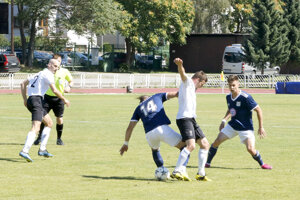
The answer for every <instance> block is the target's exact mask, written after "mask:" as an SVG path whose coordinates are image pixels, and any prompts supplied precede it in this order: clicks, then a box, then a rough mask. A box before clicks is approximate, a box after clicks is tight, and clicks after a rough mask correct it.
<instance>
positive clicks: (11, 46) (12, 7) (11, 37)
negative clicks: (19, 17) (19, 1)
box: [10, 0, 15, 54]
mask: <svg viewBox="0 0 300 200" xmlns="http://www.w3.org/2000/svg"><path fill="white" fill-rule="evenodd" d="M10 6H11V7H10V17H11V23H10V34H11V35H10V48H11V53H12V54H14V53H15V46H14V26H15V25H14V24H15V23H14V0H11V5H10Z"/></svg>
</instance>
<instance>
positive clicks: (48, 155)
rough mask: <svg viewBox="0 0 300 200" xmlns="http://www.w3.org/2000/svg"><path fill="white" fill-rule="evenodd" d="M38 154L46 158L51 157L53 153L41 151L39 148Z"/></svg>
mask: <svg viewBox="0 0 300 200" xmlns="http://www.w3.org/2000/svg"><path fill="white" fill-rule="evenodd" d="M38 155H39V156H44V157H46V158H49V157H53V155H52V154H51V153H49V152H48V151H47V150H44V151H41V150H40V149H39V151H38Z"/></svg>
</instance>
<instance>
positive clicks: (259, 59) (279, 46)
mask: <svg viewBox="0 0 300 200" xmlns="http://www.w3.org/2000/svg"><path fill="white" fill-rule="evenodd" d="M251 23H252V31H251V34H250V37H249V39H248V40H247V41H246V42H245V44H244V48H245V53H246V60H247V61H248V62H249V63H252V64H253V65H254V66H256V67H257V68H258V69H262V73H263V69H264V68H265V67H266V65H267V64H266V63H267V62H269V63H270V66H271V67H273V66H276V65H281V64H283V63H286V62H287V61H288V57H289V51H288V38H287V32H288V27H287V26H286V24H285V21H284V20H283V17H282V14H281V13H280V11H279V10H276V9H275V5H274V2H273V1H272V0H256V2H255V3H254V6H253V17H252V18H251Z"/></svg>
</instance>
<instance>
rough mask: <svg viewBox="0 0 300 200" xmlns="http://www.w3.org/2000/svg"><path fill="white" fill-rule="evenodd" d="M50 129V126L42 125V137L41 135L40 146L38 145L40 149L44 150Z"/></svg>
mask: <svg viewBox="0 0 300 200" xmlns="http://www.w3.org/2000/svg"><path fill="white" fill-rule="evenodd" d="M50 131H51V128H49V127H47V126H45V127H44V130H43V132H42V137H41V146H40V150H41V151H44V150H46V145H47V142H48V139H49V136H50Z"/></svg>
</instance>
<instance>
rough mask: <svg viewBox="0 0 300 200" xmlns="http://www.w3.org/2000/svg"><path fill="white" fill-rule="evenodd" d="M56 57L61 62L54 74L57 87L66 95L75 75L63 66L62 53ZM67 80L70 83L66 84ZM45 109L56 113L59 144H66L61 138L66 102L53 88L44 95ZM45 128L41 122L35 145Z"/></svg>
mask: <svg viewBox="0 0 300 200" xmlns="http://www.w3.org/2000/svg"><path fill="white" fill-rule="evenodd" d="M53 58H54V59H56V60H58V62H59V63H60V67H59V70H57V71H56V73H55V75H54V81H55V86H56V88H57V89H58V90H59V91H60V92H61V93H62V95H64V93H68V92H70V90H71V87H72V85H73V82H72V81H73V77H72V75H71V73H70V72H69V70H67V69H65V68H62V67H61V56H60V55H57V54H56V55H54V56H53ZM66 82H68V84H67V85H66ZM44 109H45V110H46V111H47V113H49V112H50V111H51V110H53V112H54V115H55V117H56V131H57V140H56V144H57V145H64V142H63V141H62V139H61V136H62V132H63V127H64V124H63V114H64V110H65V105H64V102H63V101H62V100H61V99H59V98H58V97H57V96H56V95H55V94H54V93H53V92H52V90H51V89H48V90H47V92H46V94H45V96H44ZM43 129H44V124H41V128H40V132H39V135H38V138H37V139H36V140H35V141H34V144H35V145H38V144H39V143H40V141H41V135H42V134H41V133H42V131H43Z"/></svg>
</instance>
